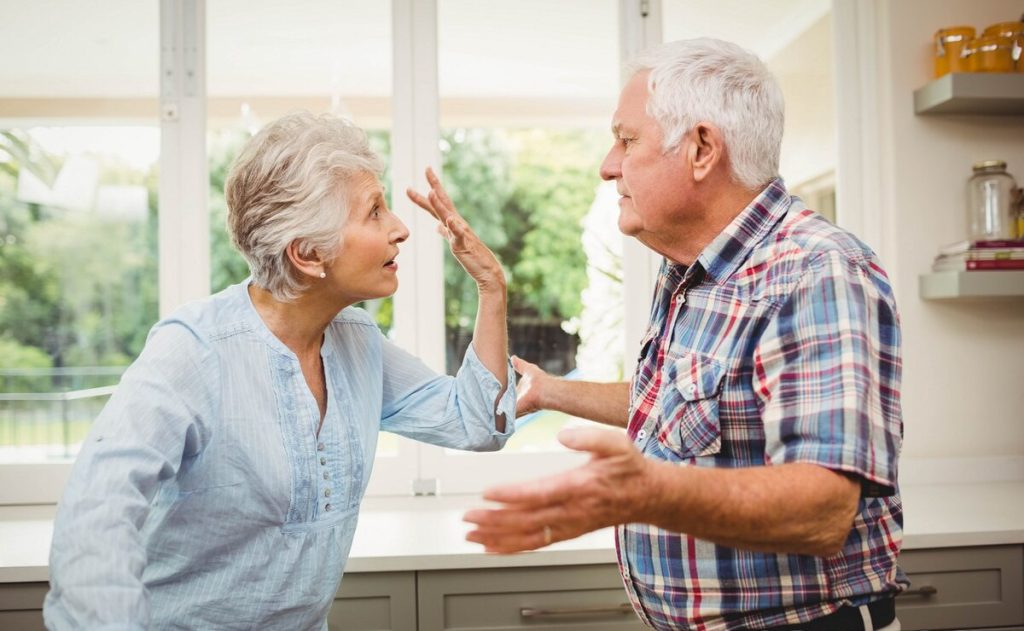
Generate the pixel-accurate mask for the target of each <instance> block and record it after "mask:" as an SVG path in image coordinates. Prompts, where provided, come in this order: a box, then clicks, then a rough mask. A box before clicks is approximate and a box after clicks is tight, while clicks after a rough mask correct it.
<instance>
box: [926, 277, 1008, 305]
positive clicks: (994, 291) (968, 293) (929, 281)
mask: <svg viewBox="0 0 1024 631" xmlns="http://www.w3.org/2000/svg"><path fill="white" fill-rule="evenodd" d="M917 289H918V293H919V294H920V296H921V298H923V299H925V300H942V299H948V298H1006V297H1014V296H1019V297H1024V271H1017V270H996V271H970V272H931V273H930V274H921V275H920V276H919V277H918V279H917Z"/></svg>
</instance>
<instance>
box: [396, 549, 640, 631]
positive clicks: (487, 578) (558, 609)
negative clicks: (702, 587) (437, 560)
mask: <svg viewBox="0 0 1024 631" xmlns="http://www.w3.org/2000/svg"><path fill="white" fill-rule="evenodd" d="M416 580H417V589H418V593H419V624H420V629H422V630H423V631H443V630H446V629H459V631H476V630H480V631H482V630H485V629H495V630H497V629H502V630H511V629H521V628H522V629H531V630H532V631H599V630H601V631H612V630H614V631H626V630H629V629H643V628H644V626H643V625H642V624H640V621H639V619H638V618H637V617H636V614H635V613H634V612H633V608H632V607H631V606H630V605H629V598H628V597H627V596H626V591H625V589H623V587H622V579H621V578H620V576H619V571H618V568H617V567H616V566H615V565H613V564H602V565H582V566H579V565H577V566H556V567H547V568H495V569H488V570H450V571H431V572H419V573H417V576H416Z"/></svg>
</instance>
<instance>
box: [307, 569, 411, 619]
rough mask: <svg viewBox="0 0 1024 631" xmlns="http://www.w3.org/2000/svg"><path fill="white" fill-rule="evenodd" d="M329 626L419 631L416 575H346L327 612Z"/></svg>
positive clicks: (408, 573)
mask: <svg viewBox="0 0 1024 631" xmlns="http://www.w3.org/2000/svg"><path fill="white" fill-rule="evenodd" d="M327 628H328V629H330V631H415V630H416V576H415V574H414V573H413V572H380V573H375V572H370V573H363V574H346V575H345V577H344V578H342V579H341V587H340V588H339V589H338V595H337V596H336V597H335V600H334V604H333V605H332V606H331V611H330V613H329V614H328V615H327Z"/></svg>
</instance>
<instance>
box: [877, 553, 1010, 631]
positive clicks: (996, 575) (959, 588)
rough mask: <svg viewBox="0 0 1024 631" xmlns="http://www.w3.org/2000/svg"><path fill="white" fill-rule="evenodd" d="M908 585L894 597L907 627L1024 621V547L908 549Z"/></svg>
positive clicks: (904, 563)
mask: <svg viewBox="0 0 1024 631" xmlns="http://www.w3.org/2000/svg"><path fill="white" fill-rule="evenodd" d="M899 563H900V567H902V568H903V571H904V572H906V573H907V575H908V576H909V577H910V581H911V586H910V590H908V591H907V592H904V593H903V594H901V595H900V596H899V597H897V599H896V615H897V617H899V620H900V625H901V626H902V628H903V629H904V631H916V630H919V629H965V628H968V629H974V628H984V627H1017V626H1020V625H1024V548H1022V547H1021V546H985V547H969V548H943V549H934V550H907V551H905V552H903V554H902V555H901V556H900V561H899Z"/></svg>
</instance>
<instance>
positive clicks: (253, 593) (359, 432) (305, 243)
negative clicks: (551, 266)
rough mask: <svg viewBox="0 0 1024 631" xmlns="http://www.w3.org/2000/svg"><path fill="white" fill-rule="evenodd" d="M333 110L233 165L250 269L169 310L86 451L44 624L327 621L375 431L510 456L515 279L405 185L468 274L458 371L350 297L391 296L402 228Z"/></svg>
mask: <svg viewBox="0 0 1024 631" xmlns="http://www.w3.org/2000/svg"><path fill="white" fill-rule="evenodd" d="M381 170H382V164H381V161H380V159H379V158H378V157H377V156H376V155H374V153H373V152H372V151H371V150H370V148H369V147H368V145H367V141H366V135H365V134H364V133H363V132H362V131H360V130H359V129H358V128H356V127H354V126H352V125H351V124H349V123H347V122H344V121H342V120H339V119H335V118H331V117H327V116H322V117H314V116H313V115H310V114H296V115H292V116H287V117H285V118H282V119H280V120H278V121H276V122H274V123H272V124H270V125H268V126H267V127H266V128H264V129H263V130H262V131H260V132H259V133H258V134H256V136H255V137H253V139H252V140H251V141H250V142H249V144H248V145H247V146H246V147H245V149H244V150H243V151H242V153H241V155H239V157H238V159H237V160H236V162H235V164H234V166H233V167H232V171H231V173H230V175H229V177H228V180H227V184H226V189H227V202H228V207H229V218H228V224H229V228H230V231H231V235H232V238H233V240H234V243H235V245H236V246H237V248H238V249H239V250H240V251H241V252H242V254H243V255H244V256H245V258H246V260H247V261H248V263H249V267H250V270H251V272H252V276H251V278H249V279H247V280H246V281H244V282H242V283H241V284H238V285H235V286H232V287H229V288H227V289H225V290H224V291H222V292H220V293H218V294H216V295H214V296H211V297H210V298H208V299H206V300H202V301H199V302H196V303H193V304H189V305H186V306H185V307H183V308H181V309H179V310H178V311H177V312H175V313H173V314H172V315H170V316H169V317H167V318H166V319H164V320H163V321H161V322H160V323H158V324H157V325H156V326H155V327H154V328H153V330H152V332H151V333H150V335H149V339H148V341H147V342H146V346H145V348H144V349H143V351H142V353H141V355H140V356H139V358H138V359H137V360H136V361H135V363H134V364H132V366H131V367H130V368H129V369H128V371H127V372H126V373H125V374H124V377H123V379H122V381H121V385H120V386H119V387H118V389H117V391H116V392H115V393H114V395H113V396H112V397H111V399H110V401H109V403H108V404H107V406H106V407H105V408H104V410H103V412H102V413H101V414H100V416H99V418H98V419H97V420H96V423H95V426H94V427H93V429H92V431H91V433H90V434H89V436H88V437H87V438H86V440H85V442H84V443H83V446H82V450H81V453H80V454H79V457H78V461H77V462H76V463H75V467H74V471H73V473H72V475H71V480H70V482H69V484H68V487H67V490H66V491H65V494H64V498H63V500H62V501H61V503H60V507H59V510H58V513H57V518H56V522H55V529H54V536H53V547H52V550H51V556H50V576H51V585H52V589H51V591H50V593H49V594H48V595H47V598H46V604H45V609H44V616H45V621H46V625H47V627H48V628H50V629H101V628H102V629H104V630H113V629H151V628H152V629H167V628H175V629H186V628H188V629H193V628H194V629H261V630H266V629H287V630H288V631H294V630H297V629H314V630H317V629H326V617H327V613H328V609H329V607H330V604H331V601H332V598H333V596H334V594H335V592H336V590H337V588H338V584H339V581H340V580H341V576H342V572H343V570H344V568H345V562H346V559H347V557H348V553H349V548H350V546H351V544H352V537H353V534H354V532H355V528H356V520H357V517H358V514H359V503H360V500H361V499H362V497H363V492H364V491H365V489H366V483H367V479H368V478H369V477H370V470H371V469H372V467H373V456H374V452H375V448H376V444H377V434H378V432H379V431H380V430H387V431H390V432H395V433H397V434H401V435H404V436H408V437H411V438H415V439H418V440H422V441H425V442H429V443H432V444H435V445H443V446H446V447H454V448H459V449H473V450H493V449H498V448H500V447H501V446H502V444H503V443H504V442H505V439H506V438H507V436H508V435H509V433H510V432H511V431H512V427H511V426H512V423H513V419H514V417H515V414H514V410H515V400H514V397H515V392H514V391H515V388H514V384H512V383H511V382H512V380H513V379H514V377H513V375H514V373H513V372H512V370H511V366H510V365H509V363H508V357H507V339H506V333H505V330H506V329H505V304H506V299H505V280H504V276H503V273H502V270H501V266H500V265H499V263H498V261H497V260H496V259H495V258H494V255H493V254H492V253H491V252H490V251H489V250H488V249H487V248H486V247H485V246H484V245H483V244H482V243H481V242H480V240H479V239H478V238H477V237H476V235H475V234H474V233H473V231H472V230H470V228H469V227H468V226H467V225H466V223H465V222H464V221H463V220H462V218H461V217H460V216H459V215H458V213H457V212H456V211H455V208H454V206H453V205H452V203H451V201H450V200H449V198H448V196H447V194H446V193H445V191H444V189H443V188H442V187H441V184H440V183H439V182H438V180H437V178H436V177H435V176H434V175H433V173H432V172H429V171H428V173H427V178H428V181H429V183H430V187H431V191H430V193H429V194H428V196H426V197H424V196H421V195H419V194H417V193H415V192H412V191H409V195H410V197H411V198H412V199H413V201H414V202H416V203H417V204H418V205H420V206H421V207H423V208H424V209H426V210H427V211H429V212H430V213H431V214H433V215H434V216H435V217H436V218H437V219H438V220H439V221H440V226H439V229H440V231H441V232H442V233H443V234H445V235H446V236H447V237H448V240H449V242H450V245H451V250H452V252H453V253H454V255H455V256H456V257H457V258H458V260H459V261H460V262H461V263H462V265H463V267H464V268H465V269H466V271H467V272H468V273H469V274H470V275H471V276H472V277H473V279H474V280H475V281H476V283H477V285H478V287H479V292H480V307H479V313H478V316H477V321H476V329H475V330H474V335H473V343H472V345H471V346H470V348H469V350H468V351H467V352H466V357H465V359H464V361H463V365H462V369H461V370H460V371H459V373H458V375H457V376H456V377H449V376H444V375H437V374H434V373H433V372H432V371H430V370H429V369H428V368H427V367H426V366H425V365H424V364H423V363H421V362H420V361H419V360H417V359H416V358H414V357H412V356H410V355H409V354H408V353H406V352H404V351H402V350H401V349H399V348H398V347H396V346H394V345H393V344H391V343H390V342H388V341H387V340H386V339H385V338H384V337H383V336H382V335H381V332H380V330H379V329H378V328H377V326H376V324H375V323H374V322H373V320H371V319H370V317H369V316H368V315H367V314H366V313H365V312H363V311H362V310H360V309H357V308H354V307H352V306H351V305H353V304H355V303H357V302H359V301H361V300H369V299H373V298H382V297H384V296H389V295H391V294H392V293H394V291H395V289H396V288H397V286H398V278H397V275H396V273H397V271H398V263H397V258H398V254H399V247H400V246H401V244H402V242H403V241H405V240H406V238H407V237H408V236H409V232H408V230H407V229H406V227H405V226H404V225H403V224H402V222H401V221H400V220H399V219H398V217H397V216H395V215H394V214H392V213H391V211H390V210H389V209H388V207H387V204H386V203H385V201H384V191H383V190H382V188H381V184H380V181H379V180H378V176H379V174H380V172H381Z"/></svg>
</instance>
